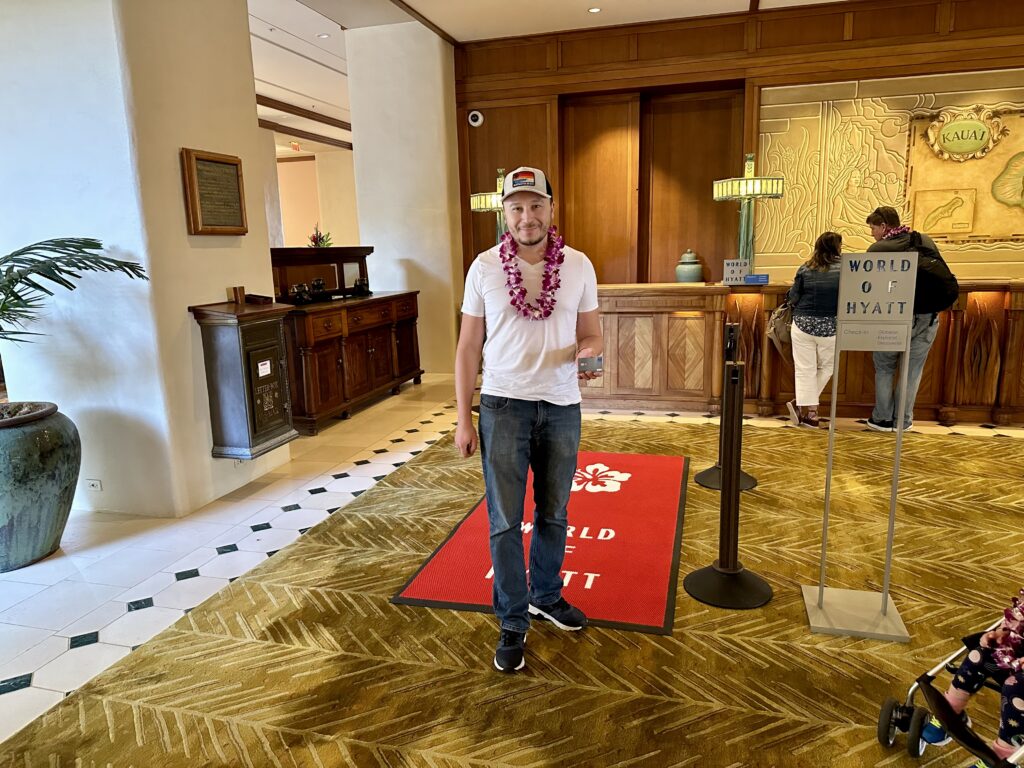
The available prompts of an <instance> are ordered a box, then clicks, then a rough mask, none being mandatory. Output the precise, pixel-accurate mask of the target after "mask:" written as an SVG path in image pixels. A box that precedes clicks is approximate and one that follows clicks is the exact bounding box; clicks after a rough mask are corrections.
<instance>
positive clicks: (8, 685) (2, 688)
mask: <svg viewBox="0 0 1024 768" xmlns="http://www.w3.org/2000/svg"><path fill="white" fill-rule="evenodd" d="M30 685H32V675H31V674H28V675H19V676H18V677H9V678H7V679H6V680H0V694H4V693H11V692H13V691H20V690H21V689H22V688H28V687H29V686H30Z"/></svg>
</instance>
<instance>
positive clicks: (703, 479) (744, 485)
mask: <svg viewBox="0 0 1024 768" xmlns="http://www.w3.org/2000/svg"><path fill="white" fill-rule="evenodd" d="M693 481H694V482H695V483H697V485H701V486H703V487H705V488H710V489H711V490H712V491H720V490H722V468H721V467H720V466H718V465H717V464H715V466H713V467H708V468H707V469H703V470H701V471H700V472H698V473H697V474H696V475H694V476H693ZM756 487H757V478H756V477H754V476H753V475H748V474H747V473H746V472H744V471H743V470H742V469H741V470H740V490H741V491H749V490H750V489H751V488H756Z"/></svg>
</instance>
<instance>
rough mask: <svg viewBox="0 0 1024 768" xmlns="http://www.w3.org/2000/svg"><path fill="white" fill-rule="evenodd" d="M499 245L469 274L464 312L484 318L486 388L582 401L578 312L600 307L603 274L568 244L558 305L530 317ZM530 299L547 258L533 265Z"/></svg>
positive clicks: (528, 276)
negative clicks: (515, 296) (515, 298)
mask: <svg viewBox="0 0 1024 768" xmlns="http://www.w3.org/2000/svg"><path fill="white" fill-rule="evenodd" d="M498 252H499V246H497V245H496V246H494V247H493V248H491V249H490V250H487V251H484V252H483V253H481V254H480V255H479V256H477V257H476V259H475V260H474V261H473V264H472V265H471V266H470V268H469V272H468V273H467V274H466V292H465V297H464V298H463V300H462V312H463V314H466V315H473V316H474V317H482V318H484V328H485V330H486V334H487V336H486V340H485V341H484V379H483V385H482V386H481V389H480V391H481V392H482V393H484V394H487V395H497V396H498V397H511V398H515V399H517V400H546V401H547V402H549V403H553V404H554V405H572V404H573V403H578V402H580V400H581V397H580V385H579V380H578V379H577V377H576V316H577V315H578V314H579V313H580V312H591V311H593V310H595V309H597V276H596V275H595V273H594V265H593V264H591V263H590V259H588V258H587V257H586V256H585V255H584V254H583V253H581V252H580V251H577V250H576V249H574V248H569V247H568V246H565V247H564V249H563V253H564V254H565V261H563V262H562V267H561V270H560V272H559V276H560V278H561V285H560V286H559V288H558V291H557V293H555V309H554V311H553V312H552V313H551V315H550V316H549V317H547V318H546V319H544V320H528V319H527V318H525V317H521V316H520V315H519V314H518V313H517V312H516V310H515V309H513V308H512V303H511V298H510V297H509V295H508V288H506V287H505V272H504V270H503V269H502V268H501V257H500V256H499V255H498ZM516 261H517V263H518V264H519V269H520V270H521V271H522V273H523V287H524V288H526V300H527V301H528V302H530V303H532V304H536V301H537V296H538V295H539V294H540V284H541V278H542V277H543V276H544V261H543V260H541V261H540V262H539V263H537V264H527V263H526V262H525V261H523V260H522V259H517V260H516Z"/></svg>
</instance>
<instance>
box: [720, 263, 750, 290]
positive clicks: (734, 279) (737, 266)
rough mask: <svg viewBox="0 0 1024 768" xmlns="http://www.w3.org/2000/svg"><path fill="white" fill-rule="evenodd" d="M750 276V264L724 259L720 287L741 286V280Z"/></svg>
mask: <svg viewBox="0 0 1024 768" xmlns="http://www.w3.org/2000/svg"><path fill="white" fill-rule="evenodd" d="M749 274H750V262H749V261H747V260H746V259H726V260H725V264H724V265H723V269H722V285H743V278H745V277H746V276H747V275H749Z"/></svg>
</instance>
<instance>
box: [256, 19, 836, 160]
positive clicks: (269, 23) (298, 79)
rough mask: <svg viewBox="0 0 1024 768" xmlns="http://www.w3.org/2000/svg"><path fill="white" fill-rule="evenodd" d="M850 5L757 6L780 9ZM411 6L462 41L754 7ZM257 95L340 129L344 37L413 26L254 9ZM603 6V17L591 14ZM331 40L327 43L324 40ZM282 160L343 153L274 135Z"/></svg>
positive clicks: (281, 115)
mask: <svg viewBox="0 0 1024 768" xmlns="http://www.w3.org/2000/svg"><path fill="white" fill-rule="evenodd" d="M849 1H850V0H812V1H809V0H760V8H762V9H770V8H784V7H792V6H800V5H812V4H819V3H841V2H849ZM406 3H407V5H408V6H409V7H410V8H412V9H413V10H415V11H416V12H417V13H420V14H422V15H423V16H424V17H425V18H427V19H429V20H430V21H431V22H432V23H434V24H436V25H437V26H438V27H440V28H441V29H443V30H444V31H445V32H447V33H448V34H449V35H451V36H452V37H454V38H455V39H456V40H459V41H460V42H468V41H470V40H487V39H493V38H501V37H516V36H520V35H534V34H544V33H550V32H560V31H566V30H573V29H589V28H596V27H609V26H618V25H622V24H635V23H638V22H647V21H665V20H669V19H680V18H686V17H695V16H707V15H713V14H721V13H736V12H740V11H746V10H747V9H749V8H750V0H516V3H515V4H511V5H510V4H509V3H508V2H507V1H506V0H406ZM248 5H249V32H250V40H251V42H252V63H253V75H254V77H255V81H256V93H257V94H259V95H261V96H269V97H271V98H274V99H277V100H279V101H283V102H285V103H287V104H291V105H294V106H297V107H302V108H303V109H309V110H312V111H314V112H318V113H319V114H322V115H326V116H328V117H332V118H335V119H338V120H344V121H346V122H352V116H351V113H350V111H349V99H348V62H347V61H346V58H345V34H344V30H345V29H353V28H357V27H369V26H379V25H383V24H400V23H405V22H409V21H414V20H415V19H413V17H411V16H410V15H409V14H407V13H406V12H405V11H403V10H401V9H400V8H399V7H398V6H396V5H395V4H394V3H392V2H391V0H248ZM592 7H600V8H601V12H600V13H589V12H588V11H587V9H588V8H592ZM322 34H325V35H328V37H326V38H321V37H318V35H322ZM257 113H258V115H259V117H260V118H262V119H265V120H270V121H272V122H275V123H280V124H281V125H286V126H289V127H292V128H296V129H300V130H304V131H308V132H311V133H316V134H320V135H322V136H327V137H330V138H334V139H340V140H342V141H349V142H350V141H352V134H351V132H350V131H345V130H341V129H339V128H334V127H332V126H329V125H326V124H324V123H320V122H317V121H314V120H310V119H308V118H305V117H298V116H296V115H292V114H289V113H286V112H281V111H279V110H276V109H271V108H269V107H264V106H260V107H258V108H257ZM275 137H276V142H277V146H278V153H279V154H283V155H293V154H295V152H294V150H293V149H292V148H291V142H293V141H298V142H299V145H300V147H301V148H302V151H303V152H306V151H339V150H338V148H337V147H332V146H330V145H326V144H317V143H315V142H310V141H309V140H307V139H295V138H294V137H291V136H288V135H285V134H281V133H275Z"/></svg>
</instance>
